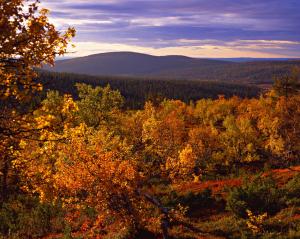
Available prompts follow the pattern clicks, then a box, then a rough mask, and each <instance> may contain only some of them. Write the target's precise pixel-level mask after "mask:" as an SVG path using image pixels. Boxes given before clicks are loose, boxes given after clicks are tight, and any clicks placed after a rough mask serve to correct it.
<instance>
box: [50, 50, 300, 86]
mask: <svg viewBox="0 0 300 239" xmlns="http://www.w3.org/2000/svg"><path fill="white" fill-rule="evenodd" d="M296 65H300V61H299V60H282V61H279V60H276V61H254V62H240V63H238V62H230V61H225V60H224V61H223V60H212V59H197V58H190V57H185V56H151V55H146V54H140V53H133V52H112V53H102V54H95V55H90V56H86V57H79V58H73V59H67V60H61V61H57V62H56V65H55V67H53V68H51V67H48V66H46V67H44V69H45V70H49V71H54V72H69V73H78V74H87V75H98V76H105V75H106V76H138V77H159V78H169V79H170V78H172V79H181V80H182V79H184V80H186V79H193V80H225V81H236V82H246V83H271V82H272V81H273V76H274V75H279V74H284V73H286V72H288V71H289V69H290V68H291V67H293V66H296Z"/></svg>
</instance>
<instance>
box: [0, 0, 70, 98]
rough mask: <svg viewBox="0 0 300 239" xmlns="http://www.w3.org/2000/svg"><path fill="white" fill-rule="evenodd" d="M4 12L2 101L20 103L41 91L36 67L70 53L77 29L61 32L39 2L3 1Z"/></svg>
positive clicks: (0, 16) (1, 18) (0, 44)
mask: <svg viewBox="0 0 300 239" xmlns="http://www.w3.org/2000/svg"><path fill="white" fill-rule="evenodd" d="M0 9H1V11H0V31H1V34H0V98H2V99H3V98H7V97H14V98H16V99H18V100H20V99H23V98H24V97H25V96H27V95H28V93H30V92H31V91H32V90H36V89H40V88H41V85H39V84H35V83H34V82H33V78H34V77H35V73H34V71H33V69H34V67H39V66H41V65H42V64H54V59H55V57H56V56H57V55H63V54H64V53H66V49H67V45H68V43H69V42H70V40H71V38H72V37H74V36H75V29H74V28H68V29H67V30H66V31H65V32H59V31H57V30H56V29H55V26H54V25H53V24H51V23H50V22H49V20H48V17H47V14H48V12H49V11H48V10H47V9H40V8H39V1H38V0H34V1H24V0H11V1H3V0H1V1H0Z"/></svg>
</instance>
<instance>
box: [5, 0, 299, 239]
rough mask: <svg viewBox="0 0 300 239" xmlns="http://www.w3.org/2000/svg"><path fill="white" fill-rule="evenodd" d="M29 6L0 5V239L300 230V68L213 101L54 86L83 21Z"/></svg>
mask: <svg viewBox="0 0 300 239" xmlns="http://www.w3.org/2000/svg"><path fill="white" fill-rule="evenodd" d="M24 2H25V1H23V0H11V1H0V7H1V11H0V30H1V35H0V99H1V100H0V238H3V239H4V238H8V239H17V238H21V239H22V238H25V239H26V238H49V239H50V238H65V239H71V238H74V239H75V238H78V239H79V238H105V239H108V238H111V239H112V238H124V239H125V238H128V239H131V238H132V239H133V238H178V239H179V238H190V239H192V238H207V239H209V238H299V237H300V201H299V195H300V175H299V172H300V166H299V165H300V161H299V160H300V158H299V155H300V94H299V89H300V88H299V87H300V71H299V68H297V67H291V69H290V70H289V72H288V73H286V74H283V75H274V79H275V80H274V84H273V86H272V87H270V88H269V89H267V90H261V91H258V90H257V88H255V87H254V86H251V87H250V86H246V85H244V86H241V85H238V86H236V87H238V88H236V89H238V90H237V91H233V90H232V87H233V86H232V85H230V86H229V87H228V86H227V85H226V84H225V85H222V87H223V88H222V87H221V89H223V90H224V87H228V88H226V89H227V91H226V92H225V93H224V94H221V93H222V92H221V93H220V94H217V93H218V92H217V90H212V93H211V95H208V96H205V97H204V96H203V97H201V95H195V96H194V97H191V98H188V97H187V98H181V97H186V96H187V94H188V92H189V90H188V89H189V88H188V85H187V83H185V84H186V85H185V86H184V87H185V88H182V90H183V92H184V94H183V93H182V92H181V93H177V92H180V91H176V94H182V95H179V96H178V97H177V95H176V96H174V95H173V96H174V97H172V95H171V93H170V94H169V97H166V96H161V95H152V96H151V97H148V98H147V97H145V98H143V99H142V101H141V99H140V98H138V97H131V98H130V101H128V97H130V93H131V91H128V92H129V93H128V97H127V96H126V95H125V96H124V95H122V93H121V92H120V90H118V89H117V88H118V84H122V83H120V82H121V81H122V79H118V81H117V82H119V83H116V82H113V80H111V82H112V83H111V82H107V83H111V84H112V85H113V84H115V87H113V88H112V87H111V86H110V84H105V85H100V84H98V85H97V83H96V80H97V78H95V79H94V81H93V82H92V84H87V83H88V82H82V81H81V80H78V81H73V82H72V84H73V85H72V86H70V87H72V92H66V91H65V90H64V87H61V88H59V87H58V88H57V85H58V84H59V83H57V85H56V88H55V87H52V88H50V89H49V88H48V89H46V88H45V87H44V86H43V79H41V78H43V76H44V77H48V78H49V79H50V78H51V77H50V76H51V75H50V76H49V74H50V73H47V72H44V73H43V72H42V73H40V72H38V71H37V70H36V69H37V68H39V67H41V66H42V65H43V64H49V65H51V64H54V60H55V56H57V55H63V54H65V53H66V52H67V46H68V44H70V41H71V39H72V38H73V37H74V36H75V29H73V28H69V29H67V30H66V31H64V32H60V31H58V30H56V29H55V27H54V25H52V24H51V23H50V22H49V19H48V17H47V15H48V11H47V10H45V9H40V8H39V7H38V6H39V2H38V1H36V2H35V3H32V4H31V5H28V6H26V9H27V10H26V11H24V8H25V6H24ZM52 76H53V75H52ZM68 77H72V75H68ZM74 77H75V78H74V79H76V77H79V76H74ZM79 78H84V76H80V77H79ZM79 78H78V79H79ZM37 79H41V80H37ZM56 80H57V79H56ZM60 80H63V79H62V78H60ZM124 81H125V79H124ZM136 81H137V80H136ZM129 82H130V81H129ZM62 84H66V81H63V83H62ZM148 84H150V83H148ZM151 84H152V83H151ZM162 84H171V83H162V82H160V83H159V84H158V86H157V85H156V87H158V88H157V89H159V86H160V85H162ZM193 84H194V85H193V86H195V85H196V83H193ZM197 84H198V83H197ZM203 84H204V83H203ZM215 84H218V83H214V84H213V87H216V85H215ZM132 85H134V84H133V83H132ZM130 86H131V85H130V84H129V85H128V87H129V88H130ZM168 86H169V85H168ZM231 86H232V87H231ZM197 87H199V89H200V88H201V87H203V85H197ZM167 88H168V87H167ZM178 88H180V87H177V89H178ZM191 88H193V87H191ZM229 88H231V89H229ZM168 89H169V88H168ZM197 89H198V88H197ZM229 91H230V92H229ZM135 92H138V90H137V91H135ZM227 92H229V93H228V94H227ZM242 92H244V93H242ZM167 96H168V95H167ZM195 97H199V98H198V99H195ZM188 99H190V101H189V100H188ZM128 102H129V103H128ZM141 102H142V103H141Z"/></svg>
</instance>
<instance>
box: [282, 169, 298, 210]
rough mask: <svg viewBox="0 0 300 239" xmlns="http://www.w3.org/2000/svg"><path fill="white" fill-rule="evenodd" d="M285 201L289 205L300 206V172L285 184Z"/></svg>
mask: <svg viewBox="0 0 300 239" xmlns="http://www.w3.org/2000/svg"><path fill="white" fill-rule="evenodd" d="M284 190H285V196H284V201H285V203H286V204H287V205H288V206H300V197H299V195H300V174H298V175H296V176H295V177H294V178H293V179H291V180H290V181H289V182H288V183H287V184H286V185H285V186H284Z"/></svg>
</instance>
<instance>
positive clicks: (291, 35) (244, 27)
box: [42, 0, 300, 57]
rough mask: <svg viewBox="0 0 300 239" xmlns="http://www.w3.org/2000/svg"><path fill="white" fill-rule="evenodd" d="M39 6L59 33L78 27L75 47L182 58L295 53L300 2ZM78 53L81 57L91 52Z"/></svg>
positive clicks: (187, 0)
mask: <svg viewBox="0 0 300 239" xmlns="http://www.w3.org/2000/svg"><path fill="white" fill-rule="evenodd" d="M42 5H43V6H45V7H47V8H49V9H50V10H52V14H51V15H50V18H51V20H52V21H53V22H54V23H55V25H56V26H57V27H58V29H60V30H63V29H65V28H66V27H67V26H70V25H71V26H74V27H75V28H76V29H77V37H76V39H75V41H76V42H80V44H81V43H83V42H93V43H96V44H98V45H99V44H100V45H101V44H104V43H105V44H109V45H112V46H114V49H115V50H117V49H116V48H115V47H116V46H120V47H121V48H120V50H122V49H123V48H122V47H125V46H127V47H128V46H132V44H133V42H134V46H135V47H141V48H142V49H144V50H149V49H156V50H155V52H157V51H158V50H160V52H166V53H167V52H169V51H171V50H176V51H180V52H184V49H185V50H186V52H185V55H190V54H191V52H192V50H190V49H192V48H191V47H197V49H202V48H203V47H204V48H205V49H206V51H208V50H210V51H211V54H213V55H215V54H221V53H220V52H221V51H224V55H226V56H227V55H228V54H229V53H232V54H233V55H239V54H241V55H244V54H254V53H253V52H254V51H255V52H256V54H257V55H261V54H266V57H267V54H268V56H270V55H274V56H275V55H276V56H294V55H297V54H298V53H297V52H299V50H300V49H299V44H298V43H299V41H300V11H299V9H300V1H299V0H284V1H283V0H264V1H262V0H234V1H229V0H214V1H212V0H184V1H182V0H101V1H99V0H72V1H71V0H42ZM133 39H135V40H133ZM178 39H179V40H178ZM262 39H263V40H262ZM119 44H121V45H119ZM208 46H211V48H208ZM179 47H181V48H180V49H179ZM108 48H109V47H108ZM129 48H130V49H131V48H132V47H129ZM83 49H86V48H82V49H81V48H80V50H79V51H85V52H80V54H88V52H90V50H87V49H86V50H83ZM142 49H141V50H142ZM206 51H205V52H204V50H203V49H202V52H201V53H203V54H204V53H205V54H206V53H207V52H206ZM199 54H200V52H199Z"/></svg>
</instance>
